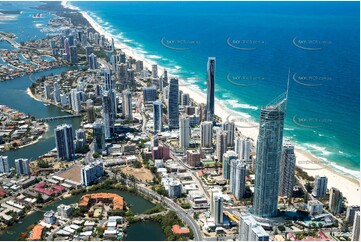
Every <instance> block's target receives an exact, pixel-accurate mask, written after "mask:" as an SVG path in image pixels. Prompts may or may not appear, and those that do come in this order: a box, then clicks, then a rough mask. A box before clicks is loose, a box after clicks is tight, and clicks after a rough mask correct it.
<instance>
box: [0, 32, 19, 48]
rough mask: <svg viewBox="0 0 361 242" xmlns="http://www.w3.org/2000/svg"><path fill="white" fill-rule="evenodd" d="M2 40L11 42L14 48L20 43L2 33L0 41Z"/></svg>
mask: <svg viewBox="0 0 361 242" xmlns="http://www.w3.org/2000/svg"><path fill="white" fill-rule="evenodd" d="M3 40H5V41H7V42H9V44H11V45H12V46H13V47H15V48H20V47H21V45H20V44H19V43H18V42H16V41H15V40H14V39H12V38H9V37H7V36H5V35H3V34H2V35H0V41H3Z"/></svg>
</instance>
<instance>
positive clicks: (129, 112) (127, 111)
mask: <svg viewBox="0 0 361 242" xmlns="http://www.w3.org/2000/svg"><path fill="white" fill-rule="evenodd" d="M132 107H133V106H132V93H131V92H130V91H129V90H128V89H126V90H124V91H123V115H124V117H125V118H126V119H128V120H133V109H132Z"/></svg>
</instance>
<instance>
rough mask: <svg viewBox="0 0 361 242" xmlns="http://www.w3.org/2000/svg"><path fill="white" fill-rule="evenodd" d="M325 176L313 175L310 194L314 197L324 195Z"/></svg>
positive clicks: (325, 186) (325, 189) (325, 187)
mask: <svg viewBox="0 0 361 242" xmlns="http://www.w3.org/2000/svg"><path fill="white" fill-rule="evenodd" d="M327 181H328V179H327V177H326V176H315V180H314V186H313V190H312V195H313V196H314V197H324V196H326V191H327Z"/></svg>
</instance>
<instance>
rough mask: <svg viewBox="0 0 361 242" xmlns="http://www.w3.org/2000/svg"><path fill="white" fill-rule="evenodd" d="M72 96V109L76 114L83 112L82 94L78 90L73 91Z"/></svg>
mask: <svg viewBox="0 0 361 242" xmlns="http://www.w3.org/2000/svg"><path fill="white" fill-rule="evenodd" d="M70 96H71V109H72V110H73V111H74V112H75V113H77V114H78V113H80V112H81V111H82V107H81V92H79V91H78V90H77V89H72V90H71V92H70Z"/></svg>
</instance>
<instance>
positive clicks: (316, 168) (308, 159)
mask: <svg viewBox="0 0 361 242" xmlns="http://www.w3.org/2000/svg"><path fill="white" fill-rule="evenodd" d="M62 5H63V6H64V8H70V9H72V8H71V7H70V6H69V5H68V3H67V2H64V1H63V2H62ZM73 10H78V9H73ZM78 11H79V12H80V13H81V14H82V16H83V17H84V18H85V19H86V20H87V21H88V22H89V24H90V25H91V26H92V27H93V28H94V30H95V31H97V32H99V33H100V34H103V35H104V36H105V37H106V38H108V39H111V38H113V39H114V43H115V47H116V48H117V49H121V50H122V51H123V52H124V53H125V54H126V55H127V56H128V57H129V56H131V57H133V58H134V59H136V60H142V61H143V66H144V67H146V68H148V70H151V69H152V68H151V65H152V64H156V62H153V61H151V60H147V59H146V58H145V57H144V56H143V55H141V54H138V53H136V51H135V50H133V49H131V48H130V47H129V46H127V45H125V44H123V43H120V42H119V41H118V40H117V39H116V38H115V37H114V36H112V35H111V34H109V33H107V32H106V31H105V30H104V29H103V28H102V27H101V26H100V25H99V24H98V23H97V22H96V21H95V20H94V19H93V18H92V17H91V16H90V15H89V14H88V13H87V12H85V11H80V10H78ZM164 69H165V68H164V67H162V66H158V73H159V75H162V74H163V72H164ZM168 76H169V77H178V76H175V75H172V74H171V73H168ZM178 79H179V84H180V85H179V86H180V87H179V89H180V90H182V91H183V92H184V93H188V94H189V95H190V96H191V97H192V99H193V100H194V102H196V103H205V102H206V96H205V94H204V93H200V91H199V90H197V89H194V88H193V89H192V87H191V86H187V83H186V82H185V81H184V80H183V79H180V78H179V77H178ZM215 114H216V115H217V116H219V117H233V120H237V119H238V120H242V121H240V122H237V121H235V126H236V127H237V128H238V130H239V131H240V132H241V134H242V135H244V136H247V137H250V138H251V139H253V141H254V143H255V144H256V142H257V137H258V131H259V130H258V123H256V122H252V123H251V122H249V121H245V120H244V117H242V115H240V114H239V113H237V112H236V111H233V110H230V109H229V108H227V107H225V106H224V105H222V104H221V103H220V101H219V100H216V102H215ZM223 121H224V118H223ZM244 127H249V128H244ZM295 154H296V157H297V159H296V166H297V167H299V168H301V169H302V170H303V171H305V172H306V173H307V174H308V175H310V176H316V175H325V176H327V178H328V185H327V187H328V188H331V187H336V188H338V189H340V191H341V192H342V193H343V196H344V197H346V198H347V204H348V205H360V199H359V197H360V191H359V188H360V182H359V180H358V179H357V178H354V177H352V176H351V175H346V174H341V173H340V172H338V170H337V169H335V168H333V167H330V166H331V165H327V164H325V163H323V162H321V161H320V160H319V159H318V158H317V157H315V156H314V155H312V154H311V153H310V152H308V151H306V150H303V149H300V148H298V147H297V146H296V145H295ZM340 185H342V187H341V186H340Z"/></svg>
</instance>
